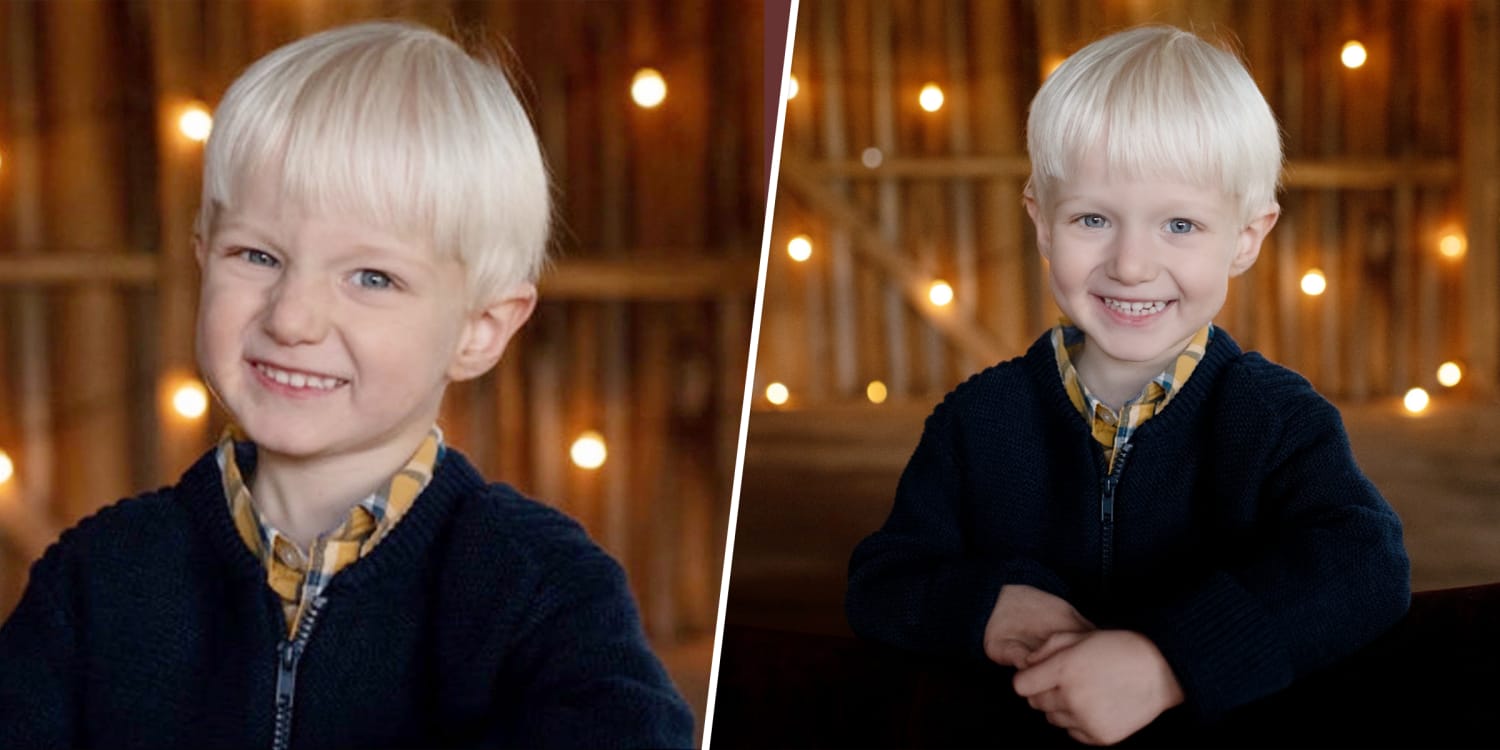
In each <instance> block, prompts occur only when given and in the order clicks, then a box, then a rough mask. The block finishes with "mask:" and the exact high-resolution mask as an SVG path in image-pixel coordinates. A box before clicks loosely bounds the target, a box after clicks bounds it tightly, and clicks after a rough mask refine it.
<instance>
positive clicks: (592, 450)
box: [568, 430, 609, 471]
mask: <svg viewBox="0 0 1500 750" xmlns="http://www.w3.org/2000/svg"><path fill="white" fill-rule="evenodd" d="M568 456H569V457H571V458H572V459H573V465H574V466H577V467H578V468H580V469H588V470H589V471H593V470H594V469H597V468H599V467H600V466H603V465H604V460H605V459H606V458H608V457H609V449H608V448H607V447H606V446H605V445H604V436H603V435H600V434H599V433H598V432H595V431H594V430H585V431H584V432H583V434H581V435H579V436H578V439H576V440H574V441H573V445H572V447H570V448H568Z"/></svg>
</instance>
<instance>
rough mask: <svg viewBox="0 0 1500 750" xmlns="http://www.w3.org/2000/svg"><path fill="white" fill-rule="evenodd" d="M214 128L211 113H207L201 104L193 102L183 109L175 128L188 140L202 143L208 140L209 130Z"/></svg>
mask: <svg viewBox="0 0 1500 750" xmlns="http://www.w3.org/2000/svg"><path fill="white" fill-rule="evenodd" d="M213 128H214V118H213V115H210V114H209V113H208V110H207V109H204V108H203V107H202V105H198V104H194V105H192V106H190V107H188V108H187V109H186V110H185V111H183V113H182V116H181V117H178V118H177V129H178V130H180V131H182V135H183V136H184V137H185V138H187V139H188V140H190V141H197V142H199V143H202V142H204V141H206V140H208V134H209V131H211V130H213Z"/></svg>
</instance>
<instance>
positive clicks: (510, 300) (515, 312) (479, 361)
mask: <svg viewBox="0 0 1500 750" xmlns="http://www.w3.org/2000/svg"><path fill="white" fill-rule="evenodd" d="M535 309H536V285H535V284H530V283H521V284H516V285H515V286H512V287H511V288H510V289H507V290H506V291H505V294H504V295H502V296H501V297H499V298H498V299H495V300H492V301H491V302H489V303H487V304H486V305H485V306H484V307H481V308H479V309H478V310H474V311H472V312H470V313H469V317H468V320H466V321H465V322H464V330H463V333H462V334H461V335H460V337H459V341H458V351H456V352H454V353H453V361H452V362H450V363H449V364H448V378H449V379H450V380H452V381H454V382H459V381H462V380H471V379H473V378H477V377H479V376H480V375H483V374H485V373H486V372H489V370H490V368H491V367H494V366H495V363H496V362H499V361H500V355H501V354H504V353H505V347H506V345H508V344H509V343H510V339H511V337H512V336H514V335H515V333H516V331H518V330H520V329H521V326H522V325H523V324H524V323H525V322H526V320H527V319H528V318H530V317H531V312H532V311H533V310H535Z"/></svg>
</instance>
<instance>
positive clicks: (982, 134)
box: [968, 2, 1036, 354]
mask: <svg viewBox="0 0 1500 750" xmlns="http://www.w3.org/2000/svg"><path fill="white" fill-rule="evenodd" d="M968 26H969V29H970V33H971V34H972V35H973V41H972V42H971V45H970V47H971V49H972V50H973V65H974V70H975V78H974V81H973V82H972V85H971V87H970V89H971V91H972V92H973V96H972V103H973V108H972V112H973V120H974V133H973V136H974V146H975V149H976V151H977V152H978V153H980V154H982V155H984V156H990V157H994V156H1011V155H1014V154H1020V153H1025V151H1026V144H1025V142H1024V136H1023V132H1024V126H1025V117H1026V114H1025V109H1024V107H1023V106H1021V103H1022V102H1024V101H1026V100H1027V99H1029V97H1028V96H1027V93H1029V92H1030V91H1032V90H1034V87H1033V86H1032V84H1031V81H1032V79H1031V78H1029V77H1023V76H1022V75H1021V74H1020V72H1019V71H1018V70H1017V66H1018V65H1019V64H1020V63H1021V61H1022V60H1023V59H1025V55H1022V54H1016V53H1017V52H1018V50H1017V49H1015V48H1016V47H1017V46H1020V45H1021V44H1022V43H1023V41H1024V36H1023V35H1024V30H1023V29H1022V28H1021V23H1020V18H1019V14H1018V13H1017V10H1016V5H1015V4H1013V3H987V2H978V3H971V4H970V5H969V18H968ZM1023 81H1024V82H1025V83H1024V84H1023V83H1022V82H1023ZM1019 185H1020V183H1019V182H1017V181H1016V180H1014V179H1005V178H1001V179H995V180H988V181H986V182H984V183H982V184H980V185H979V186H978V203H979V206H980V210H979V212H978V216H977V217H975V226H976V232H977V234H978V245H979V249H978V253H979V257H980V269H979V270H978V274H979V276H980V279H981V285H980V287H979V295H978V296H980V297H981V298H982V299H983V301H984V304H983V305H982V307H981V322H982V323H983V324H984V326H985V328H987V329H989V330H991V331H993V332H994V333H995V335H996V336H997V338H998V340H999V342H1000V346H1001V347H1002V349H1004V350H1005V351H1006V352H1011V353H1015V354H1020V353H1021V352H1022V351H1024V350H1025V348H1026V345H1027V344H1028V343H1029V342H1030V341H1031V338H1032V336H1034V335H1035V333H1036V332H1034V331H1032V330H1030V329H1029V327H1028V325H1027V319H1026V316H1025V315H1021V314H1017V313H1019V312H1021V311H1023V310H1024V309H1026V258H1027V257H1028V256H1029V255H1031V254H1032V253H1034V252H1035V250H1034V248H1033V247H1032V246H1031V243H1030V242H1028V241H1027V236H1028V235H1027V231H1026V223H1027V221H1026V218H1025V217H1024V215H1023V210H1022V208H1021V191H1020V189H1019Z"/></svg>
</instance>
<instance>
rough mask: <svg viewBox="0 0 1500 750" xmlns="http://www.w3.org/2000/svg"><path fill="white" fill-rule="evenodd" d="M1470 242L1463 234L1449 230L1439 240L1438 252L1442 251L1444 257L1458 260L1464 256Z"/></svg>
mask: <svg viewBox="0 0 1500 750" xmlns="http://www.w3.org/2000/svg"><path fill="white" fill-rule="evenodd" d="M1468 244H1469V243H1468V242H1467V241H1466V240H1465V239H1464V236H1463V235H1462V234H1460V233H1458V232H1449V233H1448V234H1445V235H1443V238H1442V239H1440V240H1438V252H1439V253H1442V254H1443V257H1444V258H1452V259H1454V260H1457V259H1459V258H1462V257H1464V253H1465V252H1467V251H1468V249H1469V248H1468Z"/></svg>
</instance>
